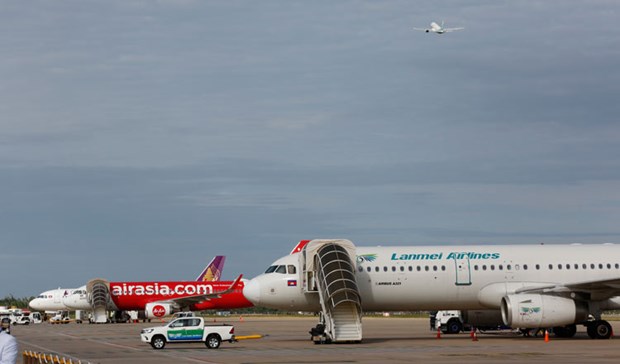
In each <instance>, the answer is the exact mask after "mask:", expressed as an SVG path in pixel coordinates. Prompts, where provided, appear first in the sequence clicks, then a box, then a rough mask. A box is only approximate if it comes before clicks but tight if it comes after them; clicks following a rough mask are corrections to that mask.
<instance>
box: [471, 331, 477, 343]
mask: <svg viewBox="0 0 620 364" xmlns="http://www.w3.org/2000/svg"><path fill="white" fill-rule="evenodd" d="M471 341H478V334H477V333H476V329H473V330H471Z"/></svg>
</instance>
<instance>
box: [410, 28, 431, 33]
mask: <svg viewBox="0 0 620 364" xmlns="http://www.w3.org/2000/svg"><path fill="white" fill-rule="evenodd" d="M413 30H420V31H423V32H426V31H427V30H429V29H428V28H413Z"/></svg>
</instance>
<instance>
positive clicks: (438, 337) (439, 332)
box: [436, 328, 441, 339]
mask: <svg viewBox="0 0 620 364" xmlns="http://www.w3.org/2000/svg"><path fill="white" fill-rule="evenodd" d="M436 338H437V339H441V329H439V328H438V329H437V337H436Z"/></svg>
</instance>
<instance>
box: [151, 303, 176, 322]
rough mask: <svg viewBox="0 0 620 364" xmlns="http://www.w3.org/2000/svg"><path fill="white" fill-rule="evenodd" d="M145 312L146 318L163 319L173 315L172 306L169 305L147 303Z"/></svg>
mask: <svg viewBox="0 0 620 364" xmlns="http://www.w3.org/2000/svg"><path fill="white" fill-rule="evenodd" d="M144 311H145V313H146V318H149V319H153V318H162V317H164V316H167V315H170V314H171V313H172V306H171V305H170V304H169V303H157V302H153V303H147V304H146V307H145V310H144Z"/></svg>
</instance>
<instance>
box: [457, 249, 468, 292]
mask: <svg viewBox="0 0 620 364" xmlns="http://www.w3.org/2000/svg"><path fill="white" fill-rule="evenodd" d="M454 268H455V271H456V282H455V283H454V284H455V285H457V286H469V285H471V270H470V266H469V257H468V256H465V257H464V258H463V259H457V258H454Z"/></svg>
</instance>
